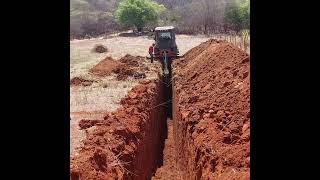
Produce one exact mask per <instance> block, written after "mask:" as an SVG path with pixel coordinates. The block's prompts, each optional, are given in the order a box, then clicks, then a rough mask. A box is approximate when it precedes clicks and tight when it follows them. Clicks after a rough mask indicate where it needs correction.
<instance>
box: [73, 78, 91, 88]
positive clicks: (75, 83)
mask: <svg viewBox="0 0 320 180" xmlns="http://www.w3.org/2000/svg"><path fill="white" fill-rule="evenodd" d="M93 82H94V81H93V80H87V79H83V78H80V77H74V78H72V79H71V80H70V85H71V86H91V84H92V83H93Z"/></svg>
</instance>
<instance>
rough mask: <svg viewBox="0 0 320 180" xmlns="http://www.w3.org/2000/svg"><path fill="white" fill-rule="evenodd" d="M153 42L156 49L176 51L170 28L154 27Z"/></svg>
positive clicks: (174, 39)
mask: <svg viewBox="0 0 320 180" xmlns="http://www.w3.org/2000/svg"><path fill="white" fill-rule="evenodd" d="M154 40H155V44H156V45H155V48H156V49H159V50H163V49H168V50H171V51H175V52H176V51H177V44H176V36H175V33H174V27H172V26H165V27H156V28H155V29H154Z"/></svg>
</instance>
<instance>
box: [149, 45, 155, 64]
mask: <svg viewBox="0 0 320 180" xmlns="http://www.w3.org/2000/svg"><path fill="white" fill-rule="evenodd" d="M154 46H155V43H153V44H152V45H151V46H150V47H149V54H150V57H151V63H153V54H154Z"/></svg>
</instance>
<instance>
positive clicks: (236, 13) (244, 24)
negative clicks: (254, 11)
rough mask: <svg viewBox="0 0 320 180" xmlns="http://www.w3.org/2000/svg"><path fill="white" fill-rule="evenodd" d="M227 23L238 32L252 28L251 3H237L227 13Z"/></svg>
mask: <svg viewBox="0 0 320 180" xmlns="http://www.w3.org/2000/svg"><path fill="white" fill-rule="evenodd" d="M226 19H227V21H228V22H229V23H230V24H231V25H232V26H233V27H234V29H235V30H236V31H240V30H241V29H249V28H250V2H249V0H241V1H235V2H234V3H232V4H231V5H230V6H229V7H228V9H227V12H226Z"/></svg>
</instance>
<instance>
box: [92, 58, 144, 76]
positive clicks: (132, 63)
mask: <svg viewBox="0 0 320 180" xmlns="http://www.w3.org/2000/svg"><path fill="white" fill-rule="evenodd" d="M144 62H145V58H143V57H141V56H131V55H129V54H127V55H126V56H124V57H122V58H121V59H119V61H115V60H113V59H112V58H111V57H107V58H106V59H104V60H102V61H101V62H99V63H98V64H97V65H96V66H94V67H93V68H92V69H90V72H91V73H93V74H94V75H97V76H107V75H110V74H111V73H115V74H116V75H117V80H119V81H122V80H126V79H127V78H128V77H133V78H135V79H142V78H146V74H145V72H146V71H149V68H148V67H147V66H146V65H145V64H144Z"/></svg>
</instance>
